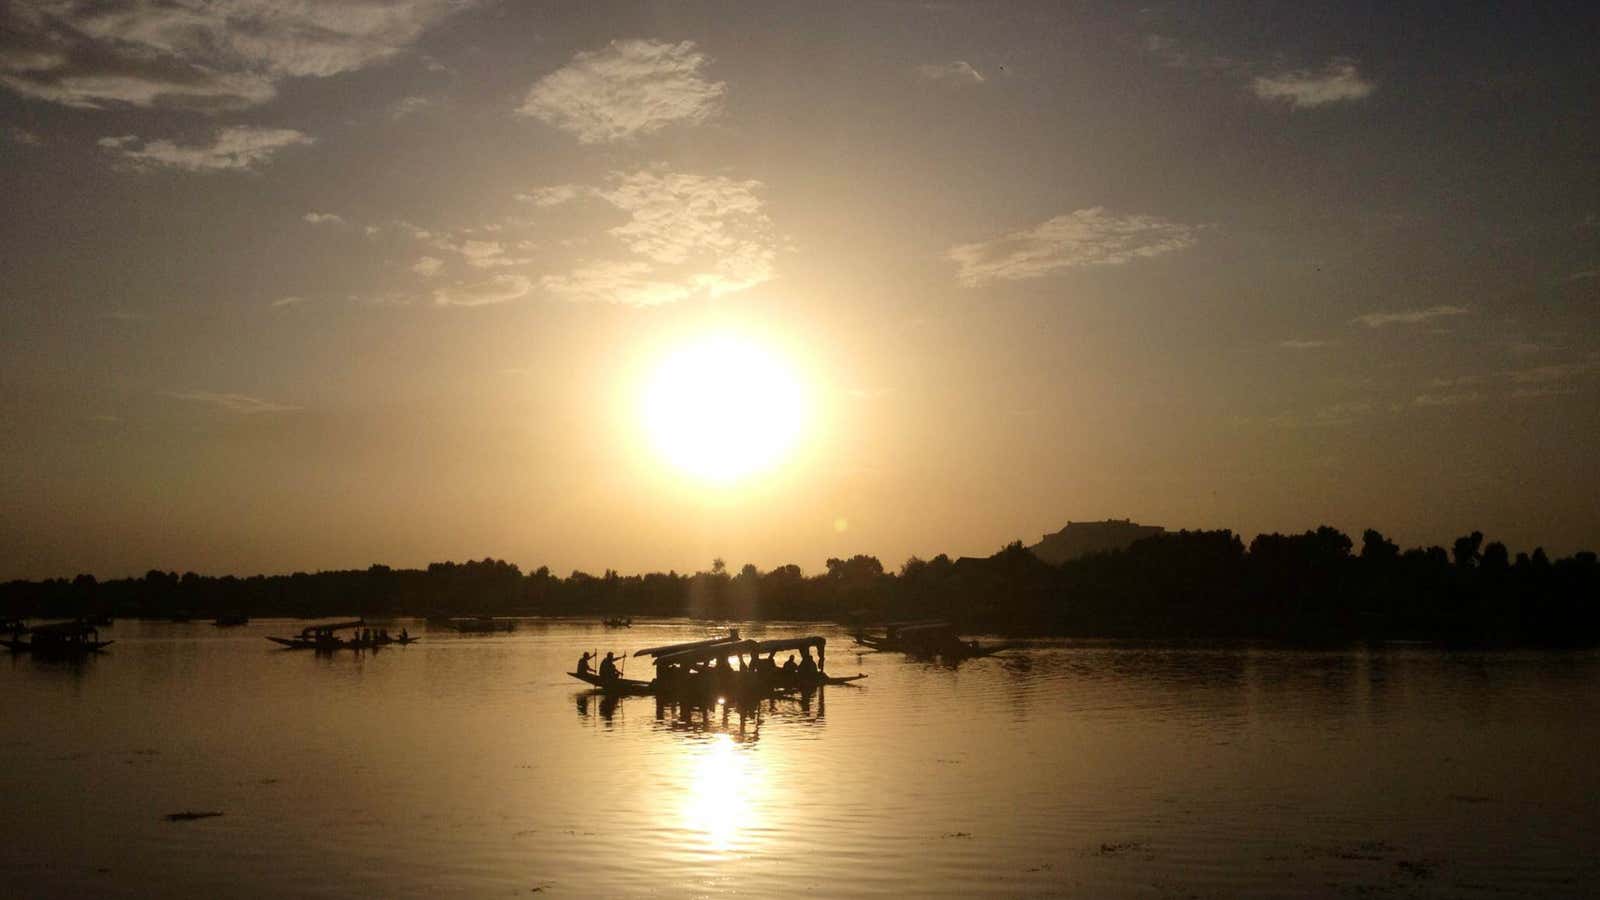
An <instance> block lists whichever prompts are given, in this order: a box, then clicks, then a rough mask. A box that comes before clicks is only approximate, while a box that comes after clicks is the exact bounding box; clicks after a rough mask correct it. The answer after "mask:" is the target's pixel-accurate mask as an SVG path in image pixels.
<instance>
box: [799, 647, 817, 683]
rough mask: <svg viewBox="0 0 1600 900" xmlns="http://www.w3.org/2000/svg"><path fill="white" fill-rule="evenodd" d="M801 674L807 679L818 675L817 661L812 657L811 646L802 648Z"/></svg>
mask: <svg viewBox="0 0 1600 900" xmlns="http://www.w3.org/2000/svg"><path fill="white" fill-rule="evenodd" d="M800 675H801V676H802V677H804V678H806V679H812V678H815V677H817V661H816V660H814V659H812V658H811V648H810V647H801V648H800Z"/></svg>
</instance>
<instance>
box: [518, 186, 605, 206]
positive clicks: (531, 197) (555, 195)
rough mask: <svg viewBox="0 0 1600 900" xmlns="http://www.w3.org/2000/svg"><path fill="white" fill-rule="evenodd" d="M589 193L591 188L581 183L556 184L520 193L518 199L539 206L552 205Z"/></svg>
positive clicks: (558, 204)
mask: <svg viewBox="0 0 1600 900" xmlns="http://www.w3.org/2000/svg"><path fill="white" fill-rule="evenodd" d="M588 193H590V190H589V188H587V187H584V186H583V185H580V184H555V185H551V186H550V187H542V188H534V189H533V190H531V191H526V192H524V193H521V194H518V195H517V199H518V200H521V201H522V202H524V203H532V204H533V205H534V206H538V207H550V206H560V205H561V204H563V203H568V202H571V201H573V200H576V199H578V198H579V197H582V196H584V195H586V194H588Z"/></svg>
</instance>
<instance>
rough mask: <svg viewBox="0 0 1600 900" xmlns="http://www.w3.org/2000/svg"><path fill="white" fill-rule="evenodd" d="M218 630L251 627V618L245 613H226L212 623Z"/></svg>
mask: <svg viewBox="0 0 1600 900" xmlns="http://www.w3.org/2000/svg"><path fill="white" fill-rule="evenodd" d="M211 624H213V625H215V626H217V627H218V628H233V627H235V626H238V625H249V624H250V617H249V616H247V615H245V614H244V613H224V614H222V615H220V616H217V617H216V618H215V619H213V620H212V621H211Z"/></svg>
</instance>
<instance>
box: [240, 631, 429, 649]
mask: <svg viewBox="0 0 1600 900" xmlns="http://www.w3.org/2000/svg"><path fill="white" fill-rule="evenodd" d="M267 640H269V641H271V642H273V643H274V644H281V645H283V646H285V647H288V648H289V649H291V650H325V651H329V652H332V651H334V650H370V649H373V648H375V647H387V646H390V645H391V644H398V645H400V646H402V647H404V646H405V645H407V644H415V643H416V642H417V641H420V640H422V638H419V637H417V636H416V635H414V634H413V635H407V636H405V637H390V638H388V639H378V638H373V639H372V640H367V641H363V640H359V639H356V638H351V639H349V640H345V639H341V638H336V637H329V638H327V639H323V640H318V639H316V638H282V637H271V636H268V637H267Z"/></svg>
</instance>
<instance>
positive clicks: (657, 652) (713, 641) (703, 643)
mask: <svg viewBox="0 0 1600 900" xmlns="http://www.w3.org/2000/svg"><path fill="white" fill-rule="evenodd" d="M738 639H739V629H737V628H730V629H728V633H727V634H725V635H723V636H722V637H714V638H706V639H705V640H700V641H688V642H686V643H682V644H662V645H661V646H659V647H646V648H644V649H643V650H635V651H633V655H634V656H664V655H666V654H668V653H680V652H682V651H684V650H698V649H700V648H701V647H714V646H716V645H717V644H727V643H732V642H734V641H737V640H738Z"/></svg>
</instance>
